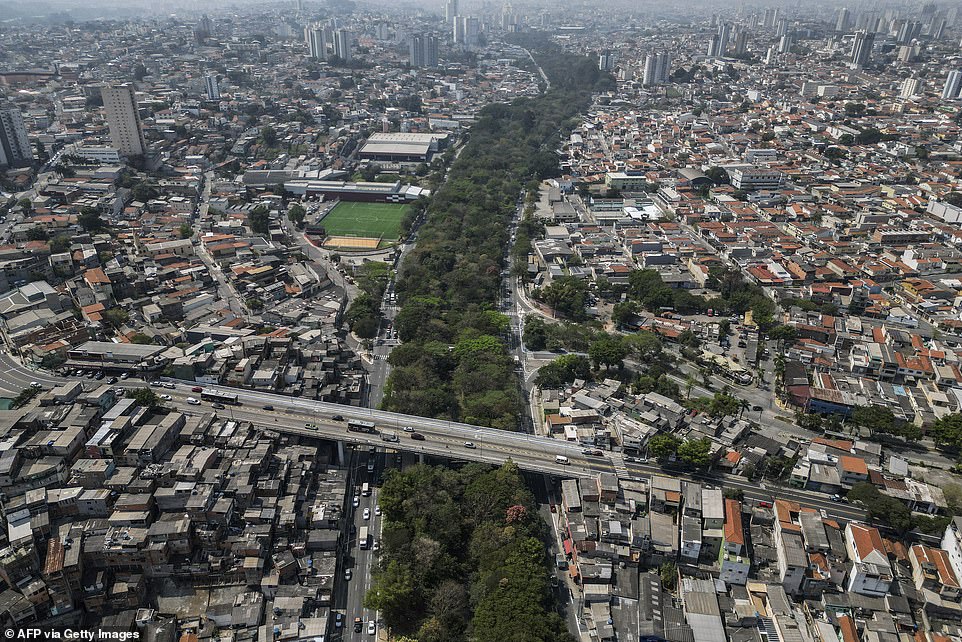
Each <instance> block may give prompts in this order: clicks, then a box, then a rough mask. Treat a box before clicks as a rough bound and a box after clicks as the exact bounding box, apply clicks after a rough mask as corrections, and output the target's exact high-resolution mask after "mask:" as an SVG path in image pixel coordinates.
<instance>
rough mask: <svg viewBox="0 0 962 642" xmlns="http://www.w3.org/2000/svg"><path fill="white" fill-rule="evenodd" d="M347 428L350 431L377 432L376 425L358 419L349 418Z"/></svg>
mask: <svg viewBox="0 0 962 642" xmlns="http://www.w3.org/2000/svg"><path fill="white" fill-rule="evenodd" d="M347 429H348V430H350V431H351V432H368V433H375V432H377V426H375V425H374V423H373V422H370V421H361V420H360V419H349V420H348V421H347Z"/></svg>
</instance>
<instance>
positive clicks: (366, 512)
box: [364, 508, 371, 519]
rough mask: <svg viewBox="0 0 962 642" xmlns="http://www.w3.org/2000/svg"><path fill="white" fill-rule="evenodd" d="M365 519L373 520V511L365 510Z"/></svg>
mask: <svg viewBox="0 0 962 642" xmlns="http://www.w3.org/2000/svg"><path fill="white" fill-rule="evenodd" d="M364 519H371V509H370V508H365V509H364Z"/></svg>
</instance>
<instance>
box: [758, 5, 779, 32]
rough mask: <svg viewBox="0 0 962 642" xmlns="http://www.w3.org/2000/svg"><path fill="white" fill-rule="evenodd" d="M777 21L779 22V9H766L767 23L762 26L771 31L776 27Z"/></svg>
mask: <svg viewBox="0 0 962 642" xmlns="http://www.w3.org/2000/svg"><path fill="white" fill-rule="evenodd" d="M776 20H778V9H765V21H764V22H763V23H762V26H763V27H765V28H766V29H771V28H772V27H774V26H775V21H776Z"/></svg>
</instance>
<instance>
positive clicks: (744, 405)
mask: <svg viewBox="0 0 962 642" xmlns="http://www.w3.org/2000/svg"><path fill="white" fill-rule="evenodd" d="M751 407H752V405H751V404H750V403H748V400H747V399H739V400H738V416H739V418H741V416H742V415H743V414H745V411H746V410H748V409H749V408H751Z"/></svg>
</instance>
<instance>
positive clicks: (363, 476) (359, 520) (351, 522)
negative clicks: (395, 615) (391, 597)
mask: <svg viewBox="0 0 962 642" xmlns="http://www.w3.org/2000/svg"><path fill="white" fill-rule="evenodd" d="M369 462H370V463H372V464H373V465H374V469H373V470H369V468H368V463H369ZM382 466H383V461H382V457H381V456H379V455H378V454H376V453H371V452H370V451H369V450H368V449H367V448H361V449H356V450H353V451H352V452H351V455H350V477H349V480H348V497H349V502H350V504H349V505H348V511H349V512H348V519H347V520H346V522H347V532H346V533H344V538H343V541H344V542H345V546H344V549H343V551H342V553H343V556H342V558H341V559H342V563H341V567H340V568H341V570H340V573H339V574H338V577H337V583H338V585H339V588H338V590H336V591H335V598H334V602H335V610H336V611H339V612H341V613H343V615H344V621H345V622H344V627H343V628H342V630H341V637H340V639H341V640H358V641H359V640H369V639H370V636H369V635H368V633H367V627H368V622H370V621H371V620H376V619H377V617H378V616H377V613H376V612H375V611H372V610H370V609H366V608H364V595H365V594H366V593H367V590H368V589H369V588H370V587H371V571H372V570H373V568H374V566H375V564H376V563H377V552H375V551H374V550H373V545H374V542H375V541H377V542H378V543H380V539H381V534H380V527H381V517H380V516H379V515H377V514H375V508H376V506H377V496H378V488H377V487H376V486H375V485H374V481H375V480H376V479H377V477H378V475H379V474H380V472H381V469H382ZM365 483H367V484H369V491H368V492H369V493H370V494H369V495H364V494H363V493H362V492H361V490H362V487H363V485H364V484H365ZM354 498H356V499H357V501H358V505H357V507H354V505H353V500H354ZM365 509H367V510H368V518H367V519H364V510H365ZM362 527H367V529H368V531H369V543H368V545H367V546H366V547H364V548H362V547H361V542H360V539H359V536H360V533H361V528H362ZM347 570H350V572H351V579H350V580H348V579H347V578H346V571H347ZM356 617H359V618H361V621H362V623H363V627H362V629H361V631H360V632H356V631H354V618H356ZM377 626H378V627H380V622H378V623H377Z"/></svg>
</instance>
